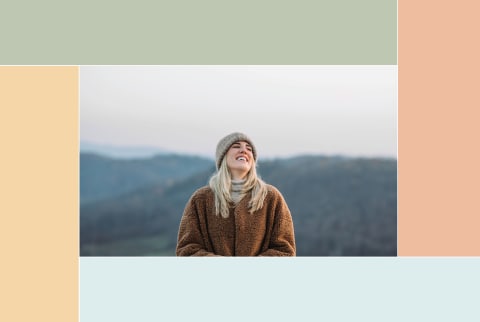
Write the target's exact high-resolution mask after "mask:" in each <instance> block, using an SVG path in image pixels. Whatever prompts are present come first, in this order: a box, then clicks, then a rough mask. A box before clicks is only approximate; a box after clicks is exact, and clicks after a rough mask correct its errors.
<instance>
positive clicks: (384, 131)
mask: <svg viewBox="0 0 480 322" xmlns="http://www.w3.org/2000/svg"><path fill="white" fill-rule="evenodd" d="M79 88H80V92H79V96H80V98H79V123H80V124H79V128H80V135H79V137H80V256H396V255H397V66H396V65H385V66H380V65H375V66H365V65H362V66H354V65H342V66H335V65H328V66H327V65H325V66H322V65H314V66H310V65H294V66H293V65H292V66H290V65H278V66H277V65H233V66H229V65H155V66H149V65H145V66H113V65H112V66H81V67H80V70H79Z"/></svg>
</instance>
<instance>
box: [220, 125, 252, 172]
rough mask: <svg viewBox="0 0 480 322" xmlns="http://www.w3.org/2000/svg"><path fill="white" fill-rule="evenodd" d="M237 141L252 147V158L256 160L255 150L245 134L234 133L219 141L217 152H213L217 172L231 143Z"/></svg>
mask: <svg viewBox="0 0 480 322" xmlns="http://www.w3.org/2000/svg"><path fill="white" fill-rule="evenodd" d="M238 141H245V142H248V144H250V146H251V147H252V153H253V158H254V159H255V160H257V149H255V145H253V141H252V140H251V139H250V138H249V137H248V136H247V135H246V134H243V133H240V132H234V133H231V134H229V135H227V136H226V137H224V138H223V139H221V140H220V142H218V144H217V151H216V152H215V159H216V164H217V170H218V169H219V168H220V164H222V160H223V158H224V157H225V154H227V151H228V149H230V147H231V146H232V144H233V143H235V142H238Z"/></svg>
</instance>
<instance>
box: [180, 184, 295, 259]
mask: <svg viewBox="0 0 480 322" xmlns="http://www.w3.org/2000/svg"><path fill="white" fill-rule="evenodd" d="M267 187H268V193H267V196H266V197H265V201H264V204H263V207H262V208H261V209H260V210H258V211H256V212H254V213H253V214H250V213H249V212H248V201H249V199H250V194H247V195H246V196H245V197H244V198H243V199H242V200H240V202H239V203H238V204H237V205H236V206H235V207H232V208H231V209H230V216H229V217H228V218H223V217H222V216H221V215H216V214H215V201H214V193H213V191H212V189H211V188H210V187H208V186H206V187H203V188H200V189H198V190H197V191H196V192H195V193H194V194H193V195H192V197H191V198H190V200H189V201H188V203H187V205H186V207H185V211H184V213H183V217H182V219H181V222H180V228H179V231H178V242H177V250H176V254H177V256H295V252H296V248H295V237H294V231H293V222H292V217H291V215H290V210H289V209H288V206H287V204H286V202H285V200H284V198H283V196H282V195H281V193H280V192H279V191H278V190H277V189H276V188H275V187H273V186H271V185H267Z"/></svg>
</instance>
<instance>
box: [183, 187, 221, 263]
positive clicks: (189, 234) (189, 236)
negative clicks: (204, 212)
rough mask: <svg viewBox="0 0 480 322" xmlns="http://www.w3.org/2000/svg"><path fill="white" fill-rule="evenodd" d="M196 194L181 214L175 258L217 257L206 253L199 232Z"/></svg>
mask: <svg viewBox="0 0 480 322" xmlns="http://www.w3.org/2000/svg"><path fill="white" fill-rule="evenodd" d="M197 201H198V192H197V193H194V194H193V195H192V197H191V198H190V200H189V201H188V203H187V205H186V206H185V210H184V212H183V216H182V219H181V221H180V228H179V230H178V242H177V249H176V255H177V256H219V255H216V254H215V253H213V252H211V251H208V250H207V246H206V245H205V239H204V237H203V236H202V232H201V230H200V219H199V211H198V209H197V207H198V202H197Z"/></svg>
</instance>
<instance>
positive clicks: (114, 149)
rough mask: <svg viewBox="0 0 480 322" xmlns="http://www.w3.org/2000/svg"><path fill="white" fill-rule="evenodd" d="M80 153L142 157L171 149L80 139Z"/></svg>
mask: <svg viewBox="0 0 480 322" xmlns="http://www.w3.org/2000/svg"><path fill="white" fill-rule="evenodd" d="M80 153H92V154H98V155H101V156H105V157H109V158H115V159H143V158H149V157H153V156H156V155H159V154H174V153H173V152H172V151H168V150H166V149H162V148H159V147H153V146H138V145H135V146H124V145H113V144H99V143H94V142H90V141H80Z"/></svg>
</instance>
